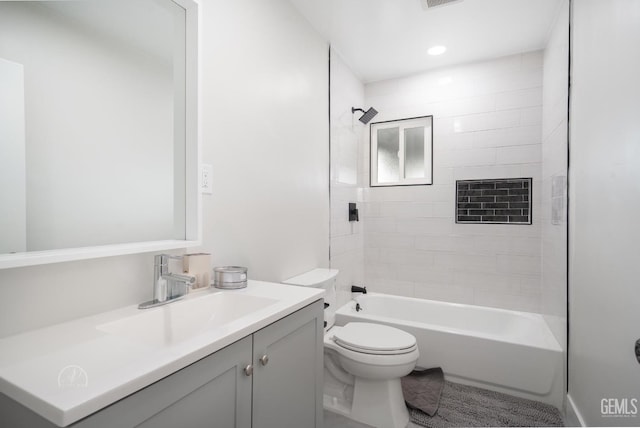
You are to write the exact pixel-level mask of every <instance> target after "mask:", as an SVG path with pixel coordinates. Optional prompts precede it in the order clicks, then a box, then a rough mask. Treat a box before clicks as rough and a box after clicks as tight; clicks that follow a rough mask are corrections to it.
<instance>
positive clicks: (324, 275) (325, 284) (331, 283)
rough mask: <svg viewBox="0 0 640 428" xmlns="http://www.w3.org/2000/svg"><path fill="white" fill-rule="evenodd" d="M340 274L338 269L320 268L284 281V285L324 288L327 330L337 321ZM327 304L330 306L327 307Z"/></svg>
mask: <svg viewBox="0 0 640 428" xmlns="http://www.w3.org/2000/svg"><path fill="white" fill-rule="evenodd" d="M338 272H339V271H338V269H323V268H318V269H313V270H310V271H309V272H305V273H303V274H301V275H298V276H294V277H293V278H289V279H287V280H284V281H282V283H283V284H289V285H297V286H300V287H313V288H322V289H323V290H324V291H325V295H324V302H325V310H324V320H325V321H326V323H327V324H326V325H325V330H328V329H329V328H331V327H332V326H333V324H334V322H335V319H336V316H335V313H336V309H338V308H336V277H337V276H338ZM327 303H328V304H329V306H327Z"/></svg>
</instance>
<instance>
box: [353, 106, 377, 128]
mask: <svg viewBox="0 0 640 428" xmlns="http://www.w3.org/2000/svg"><path fill="white" fill-rule="evenodd" d="M357 111H361V112H362V113H364V114H363V115H362V117H361V118H360V122H362V123H364V124H365V125H366V124H367V123H369V121H370V120H371V119H373V118H374V116H375V115H376V114H378V111H377V110H376V109H374V108H373V107H371V108H370V109H369V110H367V111H364V110H363V109H361V108H355V107H351V113H355V112H357Z"/></svg>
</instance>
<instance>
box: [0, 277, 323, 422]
mask: <svg viewBox="0 0 640 428" xmlns="http://www.w3.org/2000/svg"><path fill="white" fill-rule="evenodd" d="M322 295H323V292H322V290H316V289H310V288H303V287H294V286H287V285H282V284H273V283H266V282H259V281H249V286H248V287H247V288H246V289H243V290H233V291H219V290H208V291H204V292H198V293H193V295H190V296H188V297H187V298H186V299H184V300H183V301H180V302H175V303H171V304H169V305H165V306H162V307H158V308H153V309H149V310H144V311H141V310H139V309H137V307H133V306H132V307H127V308H124V309H121V310H117V311H112V312H109V313H105V314H100V315H96V316H93V317H88V318H83V319H79V320H75V321H72V322H69V323H65V324H60V325H56V326H52V327H49V328H45V329H41V330H37V331H32V332H27V333H24V334H20V335H16V336H12V337H9V338H6V339H2V340H0V392H1V393H2V394H0V415H1V417H0V419H1V420H2V426H7V427H12V428H13V427H29V428H40V427H42V428H44V427H47V428H49V427H56V426H73V427H82V428H84V427H96V428H97V427H104V428H107V427H116V426H117V427H154V428H155V427H167V428H169V427H177V426H180V427H194V428H195V427H198V428H200V427H207V426H211V427H216V428H218V427H229V428H231V427H236V428H245V427H246V428H249V427H255V428H281V427H289V426H291V427H322V376H323V363H322V358H323V301H322Z"/></svg>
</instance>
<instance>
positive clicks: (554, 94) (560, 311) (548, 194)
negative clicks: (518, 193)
mask: <svg viewBox="0 0 640 428" xmlns="http://www.w3.org/2000/svg"><path fill="white" fill-rule="evenodd" d="M558 12H559V13H558V16H557V19H556V22H555V24H554V25H553V28H552V31H551V34H550V37H549V41H548V43H547V46H546V48H545V50H544V68H543V74H544V76H543V85H542V180H541V186H542V187H541V189H540V195H541V198H540V199H541V205H542V210H541V212H540V221H541V223H542V283H541V286H542V288H541V310H542V313H543V314H544V316H545V320H546V321H547V324H548V325H549V327H550V328H551V331H552V332H553V334H554V336H555V337H556V339H557V340H558V343H560V345H561V346H562V348H563V349H564V350H565V351H566V343H567V221H566V186H562V187H563V189H558V190H557V193H556V195H558V194H560V193H564V195H565V197H562V195H560V196H559V197H557V198H554V197H553V193H552V182H553V180H554V179H555V180H556V183H560V182H565V183H566V177H567V149H568V147H567V145H568V143H567V131H568V128H567V115H568V112H567V110H568V109H569V104H568V100H569V1H568V0H564V1H562V2H561V6H560V10H559V11H558ZM554 177H555V178H554ZM556 187H558V186H556ZM560 190H562V192H561V191H560ZM552 199H556V200H555V201H553V200H552ZM554 203H555V204H558V205H556V208H558V209H559V208H561V207H562V206H563V207H564V209H559V210H558V212H559V214H560V219H556V221H554V219H553V218H552V210H553V204H554ZM557 220H559V221H557Z"/></svg>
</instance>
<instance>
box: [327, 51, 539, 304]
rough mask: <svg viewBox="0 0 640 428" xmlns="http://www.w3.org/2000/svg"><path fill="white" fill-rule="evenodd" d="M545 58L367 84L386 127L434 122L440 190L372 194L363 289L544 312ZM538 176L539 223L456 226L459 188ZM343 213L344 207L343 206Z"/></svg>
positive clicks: (364, 215) (367, 191) (366, 215)
mask: <svg viewBox="0 0 640 428" xmlns="http://www.w3.org/2000/svg"><path fill="white" fill-rule="evenodd" d="M542 66H543V52H542V51H537V52H531V53H525V54H521V55H513V56H508V57H504V58H498V59H495V60H490V61H483V62H478V63H472V64H467V65H461V66H455V67H450V68H440V69H437V70H436V71H432V72H427V73H423V74H420V75H415V76H411V77H407V78H401V79H394V80H387V81H382V82H376V83H371V84H368V85H366V86H365V105H366V107H367V108H368V107H371V106H373V107H374V108H375V109H377V110H378V111H379V112H380V114H379V115H378V116H377V117H376V118H375V119H374V120H373V121H374V122H376V121H384V120H392V119H401V118H409V117H416V116H424V115H433V116H434V145H433V147H434V161H433V165H434V184H433V185H431V186H410V187H387V188H369V187H368V180H369V165H368V158H369V153H368V141H369V136H368V129H367V131H366V132H365V135H364V147H365V150H364V151H363V157H362V159H363V168H362V173H363V177H362V178H361V180H362V182H363V183H364V200H365V202H366V203H365V210H364V211H361V219H364V242H363V243H364V272H365V277H364V283H365V284H366V285H367V286H368V287H369V288H370V289H371V290H374V291H380V292H384V293H390V294H397V295H405V296H413V297H418V298H428V299H437V300H446V301H451V302H461V303H470V304H477V305H485V306H493V307H501V308H508V309H514V310H525V311H532V312H539V311H540V309H541V285H540V274H541V259H540V242H541V241H540V239H541V222H540V189H541V185H540V184H541V183H540V178H541V141H542V134H541V132H542V128H541V121H542ZM519 177H532V178H533V184H532V186H533V198H532V207H533V224H532V225H496V224H456V223H455V219H454V215H455V203H454V201H455V199H454V198H455V181H456V180H468V179H482V178H519ZM334 208H335V206H334Z"/></svg>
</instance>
